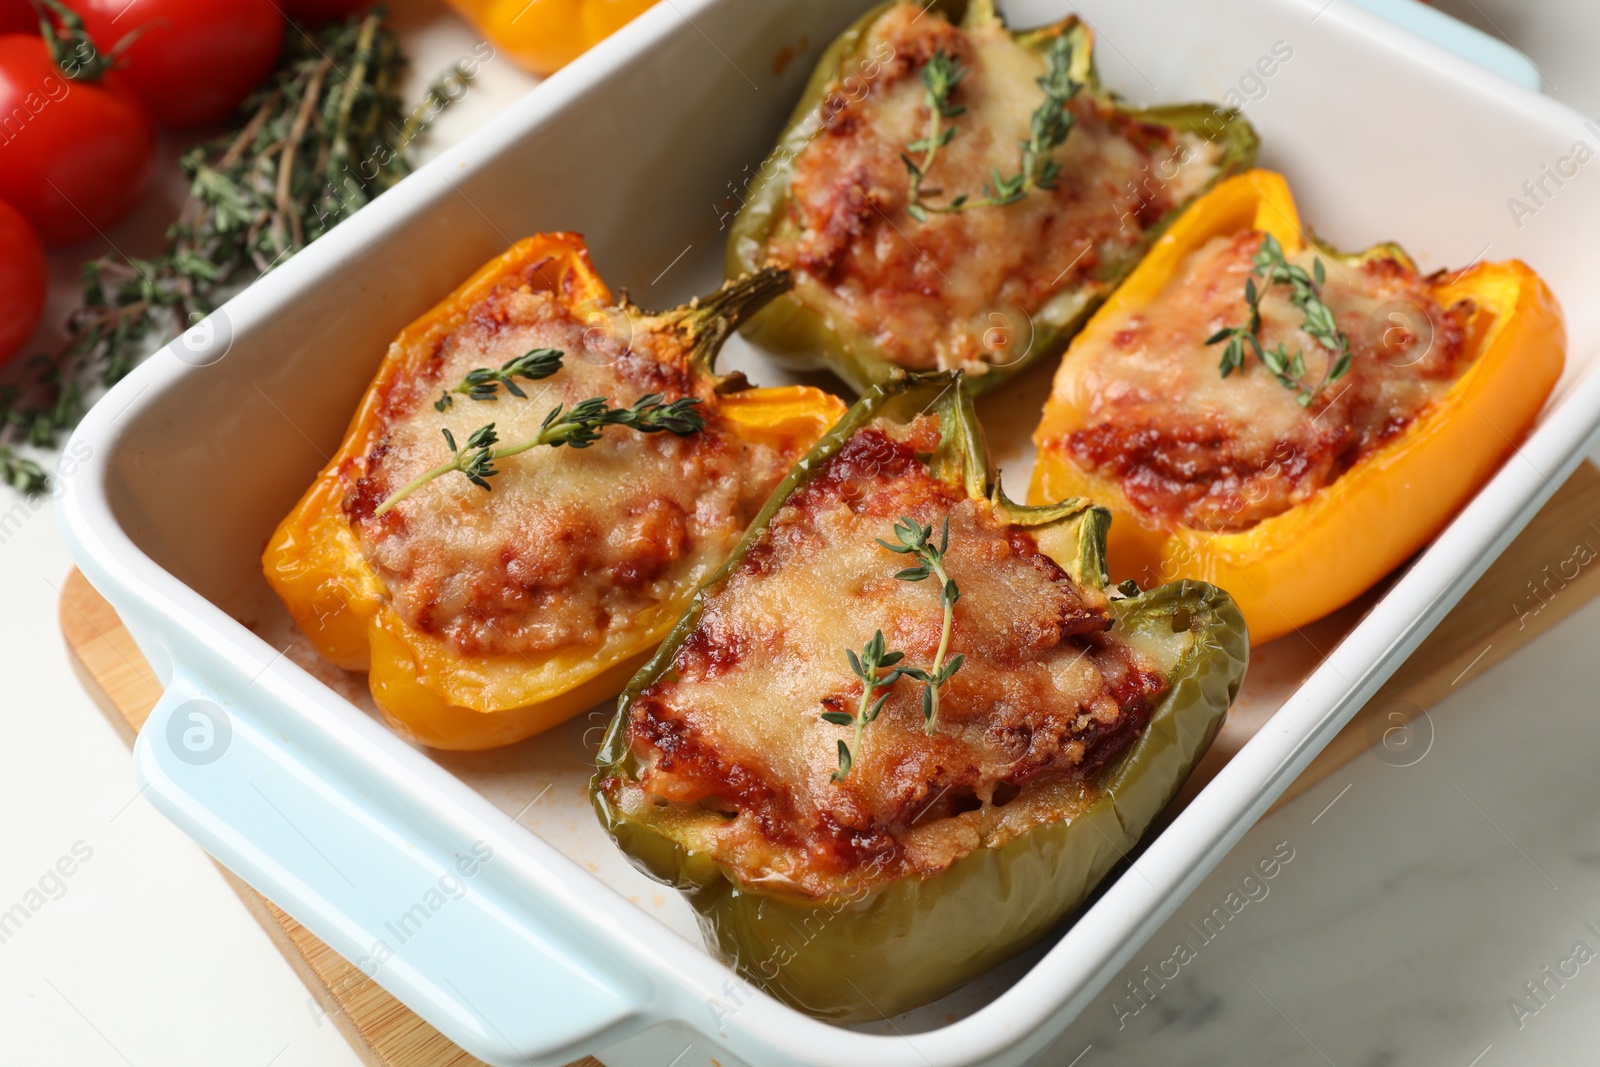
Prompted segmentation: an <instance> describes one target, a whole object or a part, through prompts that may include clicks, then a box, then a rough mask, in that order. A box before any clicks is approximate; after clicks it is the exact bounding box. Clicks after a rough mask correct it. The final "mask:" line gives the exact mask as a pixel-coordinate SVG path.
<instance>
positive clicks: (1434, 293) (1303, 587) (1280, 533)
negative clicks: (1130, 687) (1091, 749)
mask: <svg viewBox="0 0 1600 1067" xmlns="http://www.w3.org/2000/svg"><path fill="white" fill-rule="evenodd" d="M1565 350H1566V330H1565V325H1564V321H1563V318H1562V314H1561V309H1560V306H1559V305H1558V304H1557V302H1556V299H1555V297H1554V295H1553V294H1552V293H1551V292H1550V289H1549V288H1548V287H1547V286H1546V285H1545V284H1544V282H1543V281H1542V280H1541V279H1540V278H1539V277H1538V275H1536V274H1535V273H1534V272H1533V271H1532V270H1531V269H1530V268H1529V267H1528V266H1527V265H1526V264H1523V263H1521V262H1519V261H1515V260H1512V261H1507V262H1502V263H1478V264H1474V265H1472V266H1470V267H1468V268H1466V269H1464V270H1459V271H1448V270H1447V271H1440V272H1438V273H1436V274H1432V275H1427V276H1423V275H1421V274H1419V273H1418V271H1417V269H1416V266H1415V264H1414V263H1413V262H1412V261H1411V259H1410V257H1409V256H1407V255H1406V253H1405V252H1404V251H1403V250H1402V249H1400V248H1399V247H1398V246H1396V245H1393V244H1381V245H1376V246H1374V247H1372V248H1370V249H1368V250H1366V251H1364V252H1360V253H1356V254H1343V253H1339V252H1336V251H1334V250H1332V249H1330V248H1328V247H1326V246H1324V245H1321V244H1319V243H1317V242H1316V241H1315V240H1314V239H1312V238H1310V237H1308V236H1307V235H1306V232H1305V230H1304V229H1303V228H1302V226H1301V223H1300V218H1299V214H1298V212H1297V211H1296V209H1295V204H1294V200H1293V198H1292V197H1291V196H1290V193H1289V189H1288V185H1287V183H1286V182H1285V181H1284V179H1283V177H1282V176H1281V175H1278V174H1274V173H1271V172H1268V171H1262V170H1255V171H1250V172H1247V173H1245V174H1242V175H1239V176H1238V177H1235V178H1232V179H1229V180H1227V181H1225V182H1223V183H1222V184H1221V185H1219V186H1218V187H1217V188H1216V189H1215V190H1213V191H1212V192H1210V193H1208V194H1206V195H1205V196H1204V197H1202V198H1201V199H1200V200H1198V201H1196V202H1195V204H1194V205H1193V206H1192V207H1190V209H1189V210H1188V212H1187V213H1186V214H1185V215H1184V216H1183V217H1182V218H1181V219H1179V220H1178V221H1177V222H1176V223H1175V224H1174V225H1173V226H1172V228H1171V229H1170V230H1169V231H1168V232H1167V233H1166V234H1165V235H1163V236H1162V237H1161V238H1160V240H1158V241H1157V242H1156V244H1155V246H1154V247H1153V248H1152V250H1151V252H1150V254H1149V255H1148V256H1147V257H1146V258H1145V260H1144V261H1143V263H1141V264H1140V266H1139V267H1138V268H1137V269H1136V270H1135V271H1134V272H1133V274H1132V275H1130V276H1129V278H1128V280H1127V281H1125V282H1124V283H1123V284H1122V286H1121V288H1120V289H1118V290H1117V292H1116V293H1115V294H1114V295H1113V296H1112V297H1111V299H1110V300H1108V301H1107V302H1106V304H1105V305H1104V306H1103V307H1102V308H1101V309H1100V311H1099V312H1098V313H1097V314H1096V315H1095V317H1094V318H1093V320H1091V321H1090V323H1089V324H1088V326H1087V327H1086V328H1085V329H1084V331H1083V333H1082V334H1080V335H1079V336H1078V337H1077V339H1076V340H1074V342H1073V343H1072V346H1071V347H1070V348H1069V349H1068V351H1067V353H1066V355H1065V356H1064V357H1063V359H1062V362H1061V366H1060V369H1059V370H1058V371H1057V374H1056V378H1055V382H1054V385H1053V387H1052V390H1051V395H1050V398H1049V401H1048V403H1047V404H1046V407H1045V412H1044V417H1043V419H1042V420H1041V422H1040V424H1039V427H1038V429H1037V431H1036V432H1035V435H1034V440H1035V443H1036V444H1037V445H1038V449H1039V458H1038V462H1037V465H1036V466H1035V469H1034V476H1033V485H1032V489H1031V499H1032V500H1034V501H1042V500H1057V499H1060V498H1062V497H1069V496H1082V497H1087V498H1090V499H1093V500H1095V501H1096V502H1097V503H1101V504H1103V505H1105V506H1106V507H1108V508H1110V509H1111V511H1112V514H1113V515H1114V516H1115V520H1116V521H1114V522H1113V523H1112V525H1111V535H1110V544H1109V558H1110V566H1111V570H1112V572H1113V573H1115V574H1119V575H1130V576H1133V577H1134V578H1135V579H1136V580H1137V581H1138V582H1139V583H1140V584H1141V585H1143V586H1146V587H1149V586H1151V585H1155V584H1159V583H1162V582H1167V581H1171V580H1173V579H1175V578H1195V579H1200V580H1203V581H1206V582H1210V583H1212V584H1214V585H1217V586H1219V587H1221V588H1224V589H1227V590H1228V591H1229V592H1230V593H1232V594H1233V597H1234V599H1235V600H1236V601H1237V602H1238V604H1239V607H1240V608H1241V610H1242V611H1243V613H1244V616H1245V619H1246V621H1247V622H1248V623H1249V626H1250V633H1251V639H1252V641H1253V642H1254V643H1257V644H1259V643H1261V642H1264V641H1267V640H1270V639H1272V638H1274V637H1277V636H1280V635H1282V634H1284V633H1287V632H1289V631H1291V630H1293V629H1295V628H1297V627H1299V626H1302V625H1304V624H1306V623H1308V622H1311V621H1312V620H1314V619H1317V618H1320V617H1321V616H1323V615H1325V614H1327V613H1328V612H1331V611H1333V610H1334V609H1335V608H1338V607H1340V606H1341V605H1343V604H1346V603H1348V602H1349V601H1350V600H1352V599H1353V598H1355V597H1356V596H1358V595H1360V594H1361V593H1362V592H1364V591H1365V590H1366V589H1368V588H1370V587H1371V586H1372V585H1373V584H1374V583H1376V582H1377V581H1378V580H1379V579H1381V578H1382V577H1383V576H1384V575H1386V574H1387V573H1388V572H1389V571H1391V570H1392V569H1393V568H1394V567H1396V566H1397V565H1399V564H1400V563H1402V562H1403V561H1404V560H1405V559H1407V558H1408V557H1409V556H1410V555H1411V554H1412V553H1414V552H1416V551H1417V550H1418V549H1419V548H1421V547H1422V546H1423V545H1425V544H1426V543H1427V542H1428V541H1429V540H1430V539H1431V538H1432V537H1433V536H1434V535H1435V534H1436V533H1438V531H1439V530H1440V529H1441V528H1442V527H1443V526H1444V525H1445V524H1446V523H1447V522H1448V521H1449V520H1450V518H1451V516H1452V515H1453V514H1454V513H1455V512H1456V510H1457V509H1458V508H1460V507H1461V506H1462V505H1463V504H1465V503H1466V501H1467V500H1468V499H1469V498H1470V497H1471V496H1472V494H1473V493H1474V492H1476V491H1477V489H1478V487H1479V486H1481V485H1482V484H1483V483H1484V482H1485V481H1486V480H1487V479H1488V478H1489V477H1490V475H1491V474H1493V472H1494V471H1495V469H1496V468H1497V467H1498V466H1499V465H1500V463H1501V462H1502V461H1503V460H1504V459H1505V458H1506V456H1507V455H1509V454H1510V453H1511V451H1512V450H1513V449H1514V448H1515V447H1516V444H1517V442H1518V441H1519V439H1520V438H1521V437H1522V436H1523V435H1524V434H1525V433H1526V431H1527V430H1528V428H1529V427H1530V426H1531V425H1532V423H1533V421H1534V420H1535V418H1536V417H1537V415H1538V413H1539V410H1540V409H1541V407H1543V405H1544V402H1545V400H1546V399H1547V398H1548V396H1549V395H1550V392H1551V390H1552V389H1553V388H1554V387H1555V384H1556V381H1557V379H1559V378H1560V376H1561V370H1562V366H1563V363H1564V360H1565Z"/></svg>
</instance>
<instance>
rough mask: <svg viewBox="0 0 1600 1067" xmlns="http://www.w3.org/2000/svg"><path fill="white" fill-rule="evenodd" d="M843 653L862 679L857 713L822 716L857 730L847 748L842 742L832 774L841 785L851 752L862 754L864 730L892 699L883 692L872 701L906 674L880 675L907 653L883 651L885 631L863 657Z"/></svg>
mask: <svg viewBox="0 0 1600 1067" xmlns="http://www.w3.org/2000/svg"><path fill="white" fill-rule="evenodd" d="M844 654H845V656H847V657H848V658H849V660H850V669H851V670H852V671H854V672H855V675H856V677H857V678H860V679H861V700H860V702H859V703H858V704H857V705H856V713H855V714H854V715H851V714H850V713H849V712H844V711H825V712H823V713H822V720H823V721H824V722H831V723H833V724H834V725H835V726H854V727H855V728H856V735H855V739H854V741H852V742H851V743H850V744H848V745H847V744H845V743H844V741H843V740H841V741H840V742H839V769H838V770H837V771H834V772H833V780H834V781H835V782H842V781H844V780H845V777H846V776H847V775H849V773H850V768H851V766H852V765H854V763H855V757H854V756H853V755H851V753H852V752H855V753H859V752H860V751H861V731H862V730H864V729H866V726H867V724H868V723H870V722H872V721H873V720H874V719H876V718H877V717H878V714H879V713H880V712H882V711H883V705H884V704H885V703H887V702H888V700H889V694H888V693H884V694H883V696H881V697H879V698H878V699H877V700H873V699H872V695H873V694H874V693H876V692H878V691H879V690H880V689H888V688H889V687H890V686H892V685H894V683H895V682H896V681H898V680H899V678H900V676H901V675H902V674H904V673H906V672H905V670H904V669H903V668H898V669H895V670H891V671H890V672H889V673H888V674H886V675H881V676H880V675H879V674H878V672H879V671H880V670H883V669H884V668H885V667H894V665H895V664H896V663H899V662H900V661H901V660H902V659H904V658H905V653H904V652H885V651H884V647H883V631H882V630H879V631H878V632H877V633H875V634H873V635H872V640H870V641H868V642H867V643H866V645H865V646H864V647H863V648H862V649H861V655H860V656H857V655H856V654H855V653H854V652H852V651H851V650H850V649H845V652H844Z"/></svg>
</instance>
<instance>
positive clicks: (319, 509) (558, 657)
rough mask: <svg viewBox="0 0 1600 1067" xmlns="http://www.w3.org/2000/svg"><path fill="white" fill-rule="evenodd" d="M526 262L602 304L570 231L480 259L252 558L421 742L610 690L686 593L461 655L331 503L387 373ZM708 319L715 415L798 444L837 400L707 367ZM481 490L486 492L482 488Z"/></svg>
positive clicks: (445, 739)
mask: <svg viewBox="0 0 1600 1067" xmlns="http://www.w3.org/2000/svg"><path fill="white" fill-rule="evenodd" d="M530 264H542V266H541V267H540V269H539V270H538V271H537V272H535V274H534V277H536V278H537V279H539V280H540V281H541V282H542V283H544V284H547V285H548V287H549V288H550V289H551V290H552V291H553V292H554V293H556V294H557V295H558V296H559V299H560V300H561V302H562V303H563V304H564V305H565V306H567V307H570V308H573V309H594V310H596V311H597V310H599V309H604V308H608V307H610V305H611V304H612V297H611V293H610V291H609V289H608V288H607V287H606V285H605V283H604V282H602V281H601V279H600V277H599V275H598V274H596V272H595V271H594V268H593V266H592V265H591V264H590V262H589V257H588V251H587V249H586V248H585V247H584V244H583V241H582V239H581V238H579V237H578V236H576V235H575V234H561V233H557V234H540V235H537V236H534V237H530V238H527V239H525V240H523V241H520V242H518V243H517V244H516V245H515V246H513V247H512V248H511V249H510V250H509V251H507V252H506V253H504V254H503V255H501V256H499V257H497V258H496V259H494V260H492V261H490V262H489V263H488V264H487V265H486V266H484V267H483V268H482V269H480V270H479V271H478V272H477V273H476V274H474V275H473V276H472V278H471V279H469V280H468V281H467V282H465V283H464V284H463V285H461V286H460V287H459V288H458V289H456V290H455V292H453V293H451V294H450V295H449V296H448V297H446V298H445V299H444V300H443V301H442V302H440V303H439V304H438V305H437V306H436V307H434V308H433V309H432V310H430V311H429V312H428V313H427V314H425V315H423V316H422V317H421V318H419V319H417V320H416V321H415V322H413V323H411V325H409V326H407V327H406V328H405V330H403V331H402V332H401V333H400V335H399V337H398V338H396V340H395V342H394V344H393V345H391V346H390V349H389V353H388V355H387V356H386V357H385V359H384V361H383V364H382V366H381V367H380V368H379V370H378V373H377V375H376V377H375V378H374V379H373V382H372V384H371V385H370V386H369V387H368V390H367V392H366V394H365V396H364V397H363V398H362V401H361V404H360V406H359V408H358V409H357V411H356V413H355V416H354V417H353V419H352V421H351V424H350V427H349V429H348V430H347V431H346V434H345V439H344V442H343V444H342V445H341V446H340V449H339V451H338V453H337V454H336V455H335V456H334V457H333V458H332V459H331V460H330V461H329V463H328V465H327V466H326V467H324V468H323V470H322V471H321V473H320V474H318V476H317V478H316V480H315V481H314V482H313V483H312V485H311V487H310V488H309V489H308V490H307V491H306V493H305V495H304V497H303V498H302V499H301V500H300V502H299V503H298V504H297V505H296V506H295V508H294V510H293V511H291V512H290V513H289V515H288V516H287V517H286V518H285V519H284V520H283V522H282V523H280V524H279V526H278V528H277V530H276V531H275V532H274V534H273V536H272V538H271V540H270V541H269V542H268V545H267V548H266V551H265V553H264V555H263V557H262V562H263V567H264V569H265V572H266V577H267V580H268V582H269V584H270V585H271V586H272V588H273V590H274V591H275V592H276V593H277V594H278V596H279V598H280V599H281V600H282V601H283V603H284V605H285V607H286V608H288V610H289V613H290V615H291V616H292V617H293V618H294V620H295V623H296V624H297V625H298V626H299V628H300V630H301V631H302V632H303V633H304V634H305V635H306V636H307V637H308V638H309V639H310V640H311V642H312V644H313V645H315V646H316V649H317V651H318V652H319V653H320V654H321V655H322V656H323V658H325V659H327V660H328V661H329V662H331V663H333V664H335V665H337V666H339V667H342V668H344V669H346V670H354V671H366V672H368V684H369V686H370V688H371V691H372V695H373V699H374V701H375V702H376V703H377V705H378V707H379V708H380V709H381V710H382V711H383V713H384V716H385V717H386V718H387V719H388V721H389V722H390V724H391V725H392V726H394V727H395V728H396V729H397V730H398V731H400V732H402V733H404V734H406V735H407V736H409V737H412V738H413V739H415V740H417V741H420V742H421V743H423V744H426V745H430V746H432V747H435V748H446V749H483V748H493V747H498V746H500V745H507V744H511V743H513V742H516V741H519V740H521V739H523V738H525V737H528V736H530V735H532V734H535V733H538V732H540V731H542V730H546V729H549V728H550V727H552V726H554V725H556V724H558V723H560V722H563V721H564V720H566V719H568V718H571V717H572V716H573V715H575V714H577V713H579V712H581V711H583V710H584V709H586V708H589V707H592V706H593V705H594V704H596V703H598V702H599V701H602V700H605V699H608V698H609V697H611V696H614V695H615V694H616V693H617V692H618V691H619V690H620V689H621V688H622V686H623V685H624V684H625V683H626V682H627V680H628V678H629V677H630V676H631V675H632V674H633V673H634V672H635V671H637V670H638V668H639V666H640V665H641V664H642V663H644V662H645V660H647V659H648V658H649V656H650V653H651V651H652V650H653V649H654V647H655V646H656V644H657V643H659V642H660V640H661V639H662V637H664V636H665V635H666V633H667V631H668V630H670V629H671V627H672V624H673V622H674V621H675V620H676V619H677V617H678V615H679V614H680V613H681V612H682V610H683V607H684V604H685V602H686V601H687V594H686V595H685V596H683V597H681V598H671V599H668V600H665V601H663V602H662V603H659V604H657V605H655V606H654V607H652V608H650V609H648V610H647V611H646V612H644V613H642V614H641V615H640V616H639V617H638V618H637V619H636V620H635V621H634V625H633V626H631V627H628V628H625V629H622V632H610V633H608V635H607V638H606V640H605V642H604V644H603V645H602V646H601V647H600V648H598V649H595V648H592V647H589V646H580V647H576V648H561V649H556V650H555V651H554V652H552V653H549V654H546V655H535V656H528V655H524V654H520V653H512V654H500V655H465V654H463V653H460V652H458V651H456V650H455V649H453V648H452V647H451V646H450V645H449V643H448V642H446V641H445V640H443V639H442V638H440V637H437V636H434V635H432V634H427V633H423V632H421V631H419V630H417V629H416V628H414V627H413V626H412V625H410V624H409V623H408V622H407V621H406V620H405V619H404V618H402V617H401V615H400V614H399V612H398V611H397V610H396V609H395V607H394V606H393V605H392V603H391V602H390V598H389V595H388V592H387V591H386V590H385V588H384V585H383V582H382V580H381V579H380V578H379V576H378V574H377V573H376V572H375V571H374V569H373V567H372V566H371V564H370V563H369V562H368V561H367V559H366V557H365V555H364V554H363V552H362V549H361V545H360V542H359V541H358V539H357V534H356V531H355V530H354V529H353V528H352V526H351V524H350V521H349V519H348V518H347V517H346V514H345V512H344V509H343V506H342V504H343V501H344V500H345V497H346V495H347V494H348V493H349V492H350V488H351V483H350V480H349V477H348V473H347V468H348V467H349V466H350V465H351V464H353V463H356V462H357V461H359V460H361V459H362V457H365V456H366V455H368V454H369V452H370V451H371V450H372V449H373V448H374V447H375V446H376V445H377V444H378V440H379V438H380V437H381V434H382V430H383V420H382V408H383V406H384V404H385V403H386V397H387V396H388V394H389V392H390V388H391V386H392V385H394V384H395V383H404V382H407V381H409V380H413V379H415V378H416V377H418V376H419V375H422V374H423V373H425V369H426V367H427V365H428V363H429V361H430V360H432V359H433V358H434V355H435V353H436V352H437V351H438V347H439V345H440V344H441V342H443V341H444V340H445V339H446V338H447V337H448V336H449V334H450V332H451V331H452V330H453V329H454V328H455V327H456V326H457V325H458V324H460V323H461V322H462V321H463V320H464V319H465V317H466V316H467V315H468V314H469V312H470V310H471V309H472V308H473V307H474V305H476V304H477V303H478V302H479V301H480V300H482V299H483V298H484V297H485V296H487V295H488V294H489V293H491V292H493V291H494V290H495V288H496V286H497V285H499V284H500V283H501V282H502V281H503V280H504V279H506V278H508V277H510V276H513V275H517V274H519V273H521V274H526V272H527V268H528V267H529V265H530ZM668 314H673V313H668ZM711 321H712V326H711V327H709V328H704V329H703V330H702V333H703V336H697V340H696V344H697V348H696V355H695V356H694V357H693V358H692V359H691V367H692V370H693V373H694V374H696V375H699V376H705V377H707V378H710V379H711V380H712V381H713V382H715V383H716V384H717V385H719V386H721V387H723V388H727V389H732V390H736V391H727V392H722V393H720V394H719V395H718V396H717V397H716V411H717V417H718V419H719V420H720V424H721V425H722V426H725V427H728V428H729V429H730V430H731V431H732V432H734V433H736V434H737V435H738V436H739V437H740V438H742V439H744V440H748V441H752V442H756V443H763V444H771V445H785V446H788V447H791V448H793V449H795V450H797V451H798V450H803V449H805V448H807V447H808V446H809V445H810V444H811V443H813V442H815V441H816V440H817V438H818V437H820V436H821V435H822V433H823V432H824V431H825V430H826V429H827V428H828V427H829V426H831V425H832V424H833V422H834V421H835V420H836V419H837V418H838V417H839V414H840V413H841V412H842V411H843V409H844V405H843V404H842V403H841V402H840V401H839V400H838V399H837V398H835V397H832V396H830V395H828V394H826V393H823V392H821V391H820V390H817V389H814V388H810V387H805V386H787V387H780V388H770V389H743V390H739V389H738V386H739V385H740V384H742V383H741V381H740V380H738V379H737V378H736V377H730V378H729V379H718V378H716V376H715V375H714V374H713V373H712V369H711V362H712V360H713V359H714V356H715V352H716V349H717V347H719V346H720V343H721V341H722V339H723V338H724V337H725V336H726V333H727V325H728V324H727V322H726V321H725V320H721V321H719V320H715V319H713V320H711ZM463 402H465V401H463ZM489 501H492V496H486V503H487V502H489Z"/></svg>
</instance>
